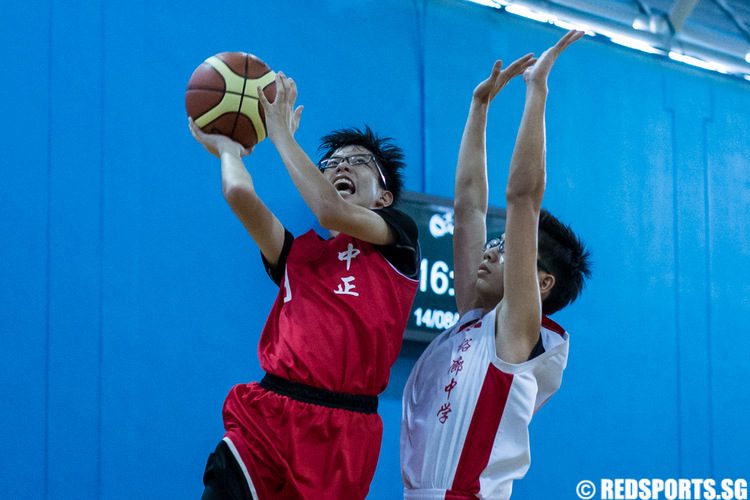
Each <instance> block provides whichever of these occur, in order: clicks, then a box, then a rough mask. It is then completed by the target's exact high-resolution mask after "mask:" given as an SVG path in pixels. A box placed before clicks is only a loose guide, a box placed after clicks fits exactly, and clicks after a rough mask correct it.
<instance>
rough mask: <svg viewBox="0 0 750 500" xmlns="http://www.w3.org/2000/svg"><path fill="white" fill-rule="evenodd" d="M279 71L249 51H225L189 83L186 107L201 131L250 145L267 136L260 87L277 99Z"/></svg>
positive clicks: (202, 68) (211, 58) (196, 71)
mask: <svg viewBox="0 0 750 500" xmlns="http://www.w3.org/2000/svg"><path fill="white" fill-rule="evenodd" d="M275 77H276V73H274V72H273V71H271V68H269V67H268V65H267V64H266V63H264V62H263V61H261V60H260V59H258V58H257V57H255V56H254V55H252V54H246V53H245V52H222V53H221V54H217V55H215V56H212V57H209V58H208V59H206V61H205V62H204V63H203V64H201V65H200V66H198V68H196V70H195V71H194V72H193V75H192V76H191V77H190V81H189V82H188V86H187V92H185V108H186V110H187V114H188V116H190V117H191V118H192V119H193V120H195V124H196V125H198V126H199V127H200V128H201V130H203V131H204V132H207V133H210V134H222V135H226V136H227V137H230V138H231V139H232V140H234V141H236V142H239V143H240V144H242V146H244V147H246V148H249V147H252V146H254V145H256V144H257V143H259V142H260V141H262V140H263V139H265V138H266V125H265V114H264V113H263V107H262V106H261V104H260V101H259V100H258V91H257V88H258V86H260V87H261V88H262V89H263V93H264V94H265V96H266V98H267V99H268V101H269V102H273V100H274V99H275V98H276V83H275V80H274V79H275Z"/></svg>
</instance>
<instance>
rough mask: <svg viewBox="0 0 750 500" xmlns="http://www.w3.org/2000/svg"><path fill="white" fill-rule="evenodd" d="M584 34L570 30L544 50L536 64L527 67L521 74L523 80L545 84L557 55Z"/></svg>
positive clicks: (528, 82)
mask: <svg viewBox="0 0 750 500" xmlns="http://www.w3.org/2000/svg"><path fill="white" fill-rule="evenodd" d="M583 35H584V32H583V31H578V30H570V31H568V32H567V33H566V34H565V35H564V36H563V37H562V38H561V39H560V40H558V42H557V43H556V44H555V45H554V46H553V47H550V48H549V49H547V50H545V51H544V52H543V53H542V55H541V56H539V59H538V60H537V62H536V64H534V65H533V66H531V67H530V68H529V69H527V70H526V71H525V72H524V74H523V81H524V82H526V84H527V85H528V84H530V83H535V84H539V85H546V84H547V77H548V76H549V72H550V70H551V69H552V65H553V64H555V61H556V60H557V56H559V55H560V54H562V52H563V51H564V50H565V49H567V48H568V47H569V46H570V45H571V44H572V43H573V42H575V41H576V40H579V39H580V38H581V37H582V36H583Z"/></svg>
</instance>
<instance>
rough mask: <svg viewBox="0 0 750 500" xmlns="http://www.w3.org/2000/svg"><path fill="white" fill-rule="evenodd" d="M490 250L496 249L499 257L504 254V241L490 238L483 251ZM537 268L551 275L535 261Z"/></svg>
mask: <svg viewBox="0 0 750 500" xmlns="http://www.w3.org/2000/svg"><path fill="white" fill-rule="evenodd" d="M492 248H497V253H499V254H500V255H502V254H504V253H505V240H504V239H501V238H492V239H491V240H490V241H488V242H487V243H485V244H484V251H485V252H486V251H487V250H490V249H492ZM536 265H537V267H539V269H541V270H542V271H544V272H545V273H548V274H552V273H551V272H550V271H549V269H547V267H546V266H545V265H544V264H542V262H541V261H540V260H538V259H537V261H536Z"/></svg>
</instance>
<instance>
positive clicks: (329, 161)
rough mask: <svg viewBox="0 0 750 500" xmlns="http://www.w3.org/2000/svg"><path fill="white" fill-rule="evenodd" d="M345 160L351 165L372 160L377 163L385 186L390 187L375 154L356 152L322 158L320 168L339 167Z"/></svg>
mask: <svg viewBox="0 0 750 500" xmlns="http://www.w3.org/2000/svg"><path fill="white" fill-rule="evenodd" d="M344 162H346V163H348V164H349V166H351V167H357V166H360V165H367V164H369V163H370V162H373V163H375V168H376V169H377V170H378V174H380V180H381V181H383V187H384V188H385V189H388V184H386V182H385V175H383V171H382V170H380V165H378V161H377V160H376V159H375V155H368V154H356V155H351V156H330V157H328V158H324V159H322V160H320V161H319V162H318V168H319V169H320V170H322V171H324V172H325V171H326V170H328V169H329V168H337V167H338V166H339V165H341V164H342V163H344Z"/></svg>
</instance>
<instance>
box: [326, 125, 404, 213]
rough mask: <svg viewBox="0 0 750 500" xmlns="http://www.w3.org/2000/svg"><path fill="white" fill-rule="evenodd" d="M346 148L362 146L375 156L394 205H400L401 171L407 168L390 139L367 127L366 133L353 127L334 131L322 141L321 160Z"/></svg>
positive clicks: (402, 181) (402, 153) (401, 152)
mask: <svg viewBox="0 0 750 500" xmlns="http://www.w3.org/2000/svg"><path fill="white" fill-rule="evenodd" d="M344 146H362V147H363V148H366V149H367V150H368V151H370V152H371V153H372V154H373V155H375V159H376V161H377V162H378V165H379V166H380V169H381V170H382V171H383V175H384V176H385V182H386V186H387V189H388V191H390V192H391V194H393V204H394V205H395V204H396V203H398V200H399V198H400V196H401V191H402V189H403V187H404V179H403V175H402V173H401V170H402V169H403V168H404V167H405V164H404V152H403V150H402V149H401V148H400V147H398V146H397V145H396V144H395V143H394V142H393V139H391V138H390V137H379V136H378V135H377V134H376V133H374V132H373V131H372V130H371V129H370V127H368V126H367V125H365V129H364V131H362V130H360V129H358V128H355V127H352V128H344V129H340V130H334V131H333V132H331V133H330V134H328V135H325V136H323V137H322V138H321V139H320V147H318V151H323V157H322V158H321V160H325V159H327V158H329V157H330V156H331V155H332V154H333V153H334V152H336V150H337V149H339V148H343V147H344Z"/></svg>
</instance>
